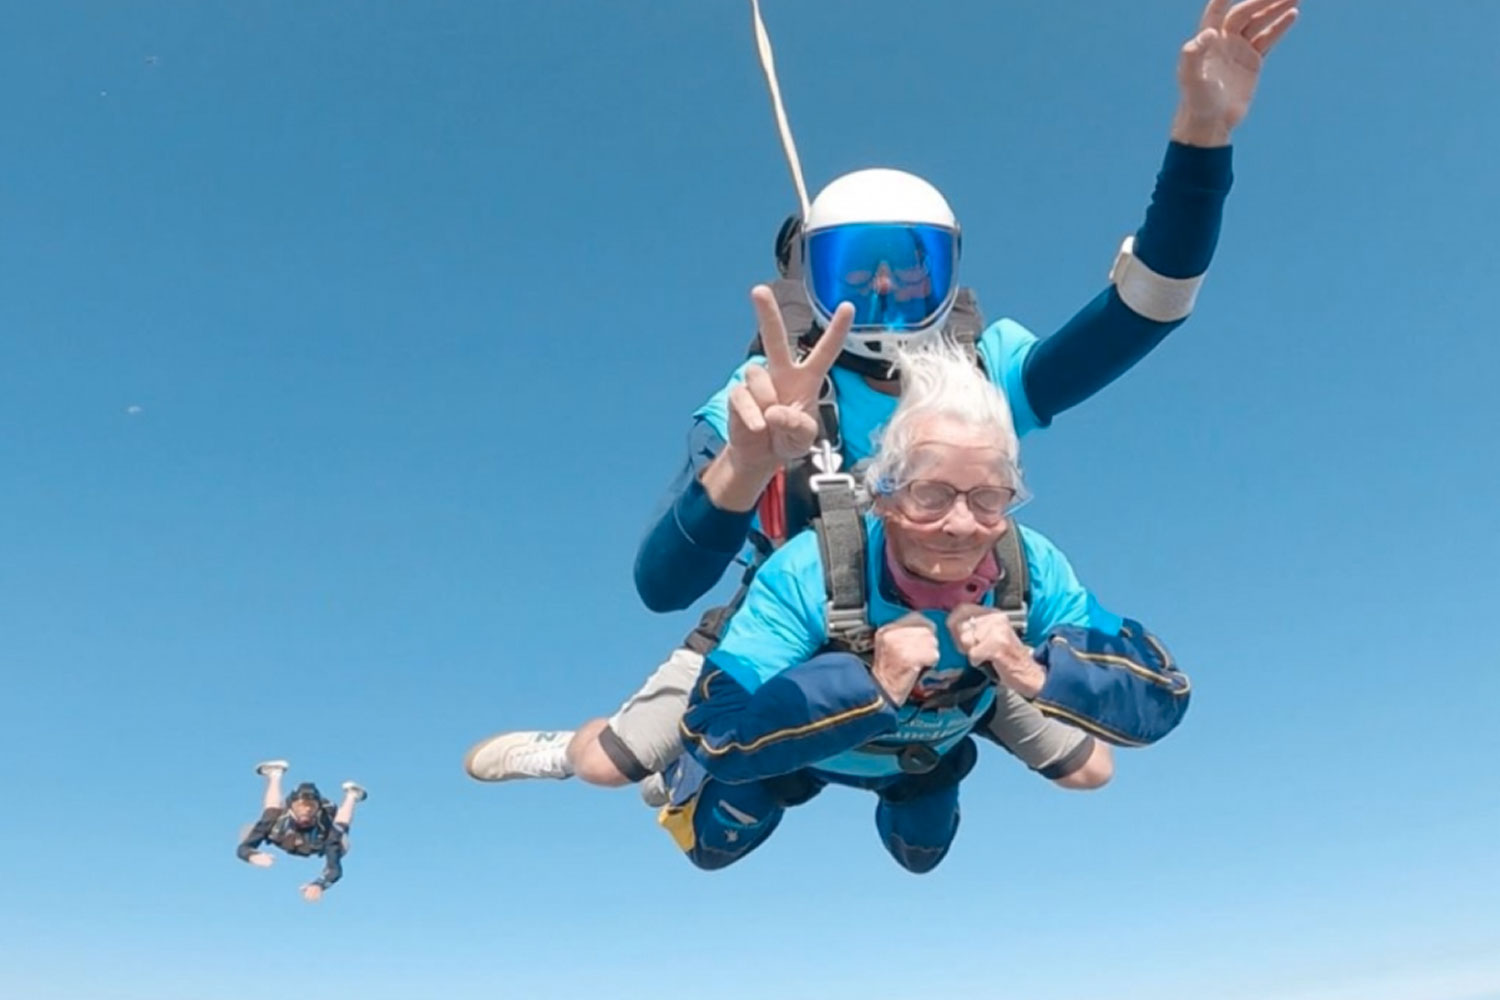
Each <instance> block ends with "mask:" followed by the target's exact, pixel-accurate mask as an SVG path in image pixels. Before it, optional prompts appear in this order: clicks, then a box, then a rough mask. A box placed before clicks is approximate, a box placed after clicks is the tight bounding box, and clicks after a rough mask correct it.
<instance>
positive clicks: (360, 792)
mask: <svg viewBox="0 0 1500 1000" xmlns="http://www.w3.org/2000/svg"><path fill="white" fill-rule="evenodd" d="M342 787H343V789H344V794H345V795H347V794H349V793H350V792H353V793H354V801H355V802H363V801H364V800H365V799H367V798H369V797H370V793H369V792H367V791H365V786H364V785H361V784H360V783H359V782H357V781H346V782H344V784H343V786H342Z"/></svg>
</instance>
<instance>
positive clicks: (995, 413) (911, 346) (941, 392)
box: [865, 334, 1021, 497]
mask: <svg viewBox="0 0 1500 1000" xmlns="http://www.w3.org/2000/svg"><path fill="white" fill-rule="evenodd" d="M896 369H897V371H898V372H899V373H900V378H901V401H900V402H899V403H897V404H896V412H895V413H894V414H892V416H891V419H890V422H889V423H887V424H886V425H885V430H884V431H882V432H881V435H880V445H879V448H878V449H877V450H876V452H875V457H874V459H873V460H872V461H871V462H870V464H869V465H868V466H867V467H866V468H865V486H866V487H867V488H868V490H869V492H870V495H871V496H872V497H877V496H882V495H886V494H889V493H892V492H894V491H895V490H897V489H899V488H900V487H901V486H902V485H904V484H905V483H907V482H909V481H910V480H911V478H912V474H913V467H914V464H915V461H916V459H917V457H918V456H917V455H916V454H915V453H914V446H915V444H916V441H917V437H916V432H917V431H918V430H920V429H921V427H922V425H923V424H925V423H927V422H928V421H930V420H931V419H933V418H934V417H945V418H947V419H950V420H953V421H955V422H957V423H959V424H962V425H964V426H966V427H972V428H975V429H977V430H980V431H982V432H983V433H984V434H985V436H986V437H988V438H990V439H991V440H993V441H994V443H995V444H996V445H998V446H999V447H1000V450H1001V451H1003V452H1004V453H1005V457H1006V459H1007V463H1008V465H1009V466H1010V471H1011V472H1012V474H1013V475H1014V476H1015V477H1016V483H1015V485H1016V488H1017V489H1020V487H1021V482H1020V442H1019V441H1018V440H1017V439H1016V428H1015V424H1013V423H1012V422H1011V417H1010V404H1009V403H1008V402H1006V399H1005V394H1004V393H1003V392H1001V391H1000V389H999V387H997V386H996V385H995V384H994V383H993V382H991V381H990V380H989V379H988V378H986V377H985V375H984V373H982V372H981V371H980V370H979V367H978V366H977V365H976V364H975V363H974V360H973V359H972V358H971V357H970V356H969V354H968V353H967V352H966V351H965V350H964V349H963V348H961V347H959V346H958V345H957V344H955V343H954V342H953V341H952V340H950V339H949V338H947V337H944V336H942V335H940V334H939V335H929V336H922V337H916V338H913V339H912V341H911V342H909V343H908V344H906V345H903V346H902V348H901V350H900V351H899V353H898V355H897V359H896Z"/></svg>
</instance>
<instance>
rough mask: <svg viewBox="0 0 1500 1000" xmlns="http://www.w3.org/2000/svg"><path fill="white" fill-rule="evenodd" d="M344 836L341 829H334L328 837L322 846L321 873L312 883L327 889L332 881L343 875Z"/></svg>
mask: <svg viewBox="0 0 1500 1000" xmlns="http://www.w3.org/2000/svg"><path fill="white" fill-rule="evenodd" d="M343 857H344V837H343V833H342V831H335V832H334V835H333V836H331V837H329V838H328V843H327V845H326V846H324V848H323V874H322V876H321V877H319V878H317V879H315V880H314V881H313V885H315V886H318V887H319V888H323V889H327V888H328V887H329V886H331V885H333V883H335V882H337V881H338V880H339V879H341V878H343V877H344V866H343V864H342V859H343Z"/></svg>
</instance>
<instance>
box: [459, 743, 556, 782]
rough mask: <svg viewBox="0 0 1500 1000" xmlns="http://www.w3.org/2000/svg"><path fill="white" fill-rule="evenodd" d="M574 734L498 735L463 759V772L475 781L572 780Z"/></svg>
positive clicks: (472, 748)
mask: <svg viewBox="0 0 1500 1000" xmlns="http://www.w3.org/2000/svg"><path fill="white" fill-rule="evenodd" d="M572 738H573V734H572V733H571V732H545V733H538V732H520V733H498V734H496V735H494V736H491V737H490V738H489V739H485V740H480V741H479V742H478V743H476V744H474V745H473V746H472V747H470V748H469V752H468V753H467V754H465V755H464V770H465V771H467V772H468V773H469V777H471V778H473V779H474V780H475V781H515V780H517V779H521V778H571V777H572V776H573V765H572V764H571V763H569V761H568V742H569V741H570V740H571V739H572Z"/></svg>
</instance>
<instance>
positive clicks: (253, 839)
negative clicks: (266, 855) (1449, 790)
mask: <svg viewBox="0 0 1500 1000" xmlns="http://www.w3.org/2000/svg"><path fill="white" fill-rule="evenodd" d="M280 818H281V810H279V809H267V810H265V811H264V812H262V813H261V814H260V819H258V820H256V823H255V825H254V826H252V827H251V828H250V832H249V833H247V834H245V839H244V840H242V841H240V843H239V846H238V847H237V848H235V852H234V853H235V856H236V857H238V858H239V859H240V860H241V861H249V860H250V855H252V854H254V853H255V851H256V849H257V848H259V847H260V845H261V844H264V843H265V842H266V838H267V837H269V836H270V835H271V831H272V830H273V829H274V828H275V826H276V821H277V820H278V819H280Z"/></svg>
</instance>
